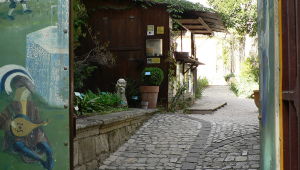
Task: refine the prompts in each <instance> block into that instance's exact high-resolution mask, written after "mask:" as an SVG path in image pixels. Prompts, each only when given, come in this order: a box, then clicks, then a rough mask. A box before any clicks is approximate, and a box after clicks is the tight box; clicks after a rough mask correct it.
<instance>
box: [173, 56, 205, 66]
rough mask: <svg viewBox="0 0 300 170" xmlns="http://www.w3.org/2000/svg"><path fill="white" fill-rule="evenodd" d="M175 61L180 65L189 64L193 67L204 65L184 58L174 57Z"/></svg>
mask: <svg viewBox="0 0 300 170" xmlns="http://www.w3.org/2000/svg"><path fill="white" fill-rule="evenodd" d="M176 61H180V62H181V63H180V64H182V63H190V64H194V65H205V64H204V63H201V62H199V61H198V60H195V59H192V58H189V57H188V58H185V57H176Z"/></svg>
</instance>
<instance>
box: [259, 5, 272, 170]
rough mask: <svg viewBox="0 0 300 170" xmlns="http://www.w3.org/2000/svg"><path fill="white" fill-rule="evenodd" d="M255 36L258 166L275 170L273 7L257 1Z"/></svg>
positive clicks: (266, 169) (264, 169)
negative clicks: (258, 98)
mask: <svg viewBox="0 0 300 170" xmlns="http://www.w3.org/2000/svg"><path fill="white" fill-rule="evenodd" d="M258 28H259V31H258V37H259V60H260V68H259V69H260V70H259V71H260V85H259V86H260V115H262V120H261V121H260V151H261V154H260V167H261V169H263V170H269V169H276V150H275V102H274V97H275V91H274V88H275V86H274V84H275V80H274V78H275V74H274V73H275V71H274V61H275V59H274V55H275V52H274V4H273V1H269V0H259V1H258Z"/></svg>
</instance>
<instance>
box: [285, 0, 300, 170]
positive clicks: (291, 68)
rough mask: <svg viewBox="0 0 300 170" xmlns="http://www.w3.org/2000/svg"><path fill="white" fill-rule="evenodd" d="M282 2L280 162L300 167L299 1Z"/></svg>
mask: <svg viewBox="0 0 300 170" xmlns="http://www.w3.org/2000/svg"><path fill="white" fill-rule="evenodd" d="M281 5H282V11H281V12H282V13H281V21H282V29H281V38H282V41H281V43H282V128H283V133H282V137H283V139H282V144H283V148H282V149H283V153H282V154H283V166H284V169H300V164H299V162H300V160H299V158H300V156H299V153H300V150H299V149H300V147H299V137H300V134H299V133H300V129H299V128H300V125H299V122H300V121H299V111H300V110H299V109H300V108H299V96H300V94H299V92H300V91H299V75H300V74H299V73H300V59H299V55H300V48H299V45H300V25H299V24H300V22H299V21H300V20H299V19H300V18H299V16H300V15H299V14H300V10H299V8H298V7H300V5H299V1H296V0H287V1H282V2H281Z"/></svg>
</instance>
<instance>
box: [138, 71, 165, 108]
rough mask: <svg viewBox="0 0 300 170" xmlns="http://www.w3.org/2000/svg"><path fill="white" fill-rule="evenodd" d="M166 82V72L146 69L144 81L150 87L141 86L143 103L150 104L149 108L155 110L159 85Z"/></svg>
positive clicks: (143, 73) (143, 76)
mask: <svg viewBox="0 0 300 170" xmlns="http://www.w3.org/2000/svg"><path fill="white" fill-rule="evenodd" d="M163 80H164V72H163V71H162V70H161V69H160V68H157V67H146V68H145V69H144V70H143V71H142V81H143V82H145V83H146V84H148V86H140V92H141V96H142V101H145V102H148V108H155V107H156V103H157V96H158V92H159V85H160V84H161V83H162V81H163Z"/></svg>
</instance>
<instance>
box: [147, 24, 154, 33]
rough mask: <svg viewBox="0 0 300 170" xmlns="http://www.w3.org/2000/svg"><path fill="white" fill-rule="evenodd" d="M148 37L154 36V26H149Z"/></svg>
mask: <svg viewBox="0 0 300 170" xmlns="http://www.w3.org/2000/svg"><path fill="white" fill-rule="evenodd" d="M147 35H154V25H147Z"/></svg>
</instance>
